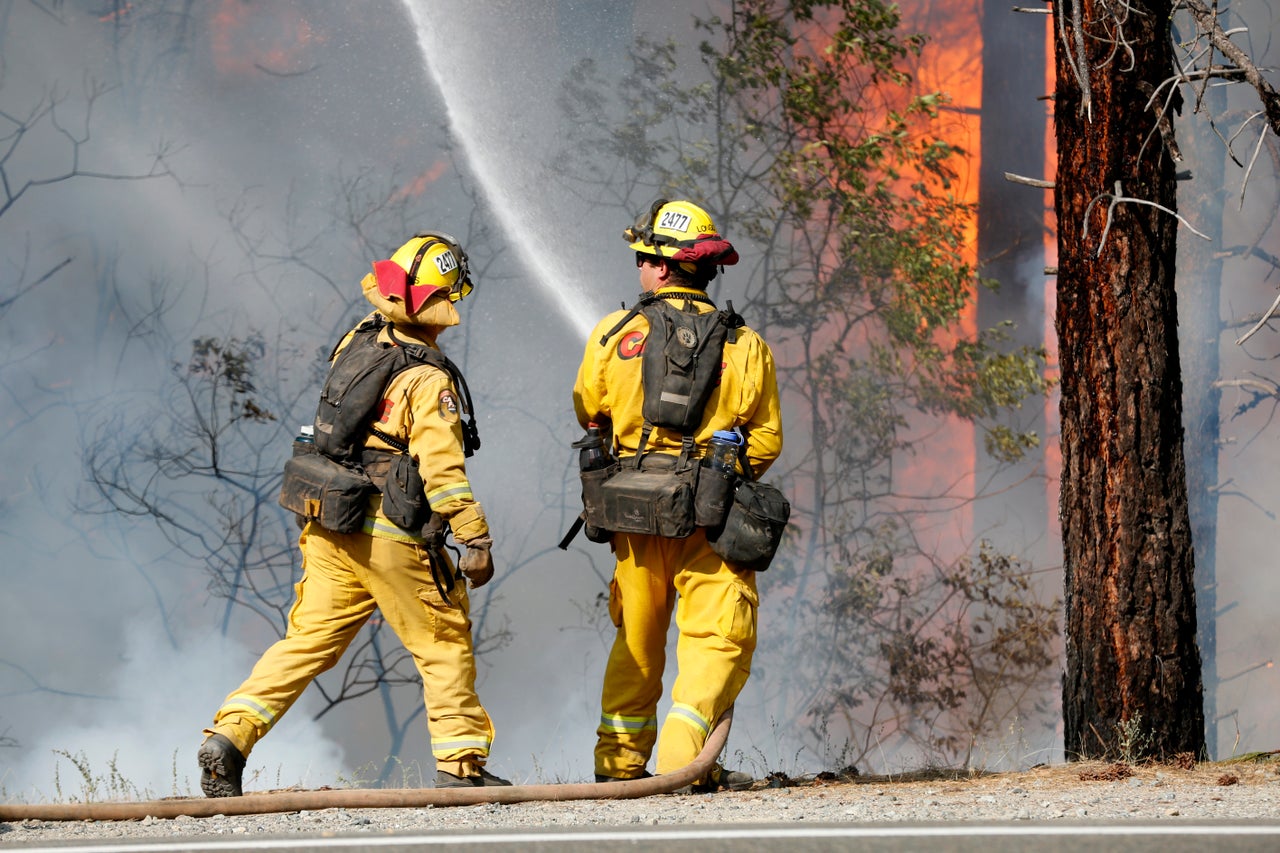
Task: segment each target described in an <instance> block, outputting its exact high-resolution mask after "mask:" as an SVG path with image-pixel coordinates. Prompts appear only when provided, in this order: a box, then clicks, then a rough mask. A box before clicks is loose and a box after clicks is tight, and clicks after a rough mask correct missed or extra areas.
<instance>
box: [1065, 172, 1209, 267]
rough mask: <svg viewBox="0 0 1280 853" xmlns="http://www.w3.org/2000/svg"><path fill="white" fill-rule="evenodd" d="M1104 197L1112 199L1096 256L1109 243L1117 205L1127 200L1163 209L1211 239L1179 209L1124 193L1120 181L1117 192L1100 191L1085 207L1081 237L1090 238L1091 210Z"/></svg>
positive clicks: (1200, 234)
mask: <svg viewBox="0 0 1280 853" xmlns="http://www.w3.org/2000/svg"><path fill="white" fill-rule="evenodd" d="M1104 198H1105V199H1110V201H1109V202H1108V203H1107V222H1106V225H1105V226H1104V227H1103V229H1102V237H1101V238H1100V239H1099V241H1098V250H1097V251H1096V252H1094V255H1093V256H1094V257H1095V258H1096V257H1099V256H1101V255H1102V247H1103V246H1105V245H1106V244H1107V234H1109V233H1110V231H1111V221H1112V215H1113V214H1114V213H1115V209H1116V206H1117V205H1120V204H1123V203H1125V202H1128V203H1130V204H1145V205H1148V206H1150V207H1154V208H1155V209H1156V210H1160V211H1163V212H1164V213H1167V214H1169V215H1170V216H1172V217H1174V218H1175V219H1177V220H1178V221H1179V222H1181V223H1182V224H1183V225H1185V226H1187V229H1188V230H1189V231H1190V232H1191V233H1192V234H1195V235H1196V236H1197V237H1200V238H1202V239H1205V240H1208V239H1210V238H1209V235H1208V234H1203V233H1201V232H1200V231H1198V230H1196V228H1195V226H1193V225H1192V224H1191V223H1190V222H1188V221H1187V220H1186V218H1185V217H1183V216H1182V215H1181V214H1179V213H1178V212H1177V211H1175V210H1170V209H1169V208H1167V207H1165V206H1164V205H1162V204H1156V203H1155V202H1154V201H1147V200H1146V199H1145V198H1132V197H1129V196H1126V195H1124V189H1123V188H1122V187H1121V186H1120V182H1119V181H1116V183H1115V192H1113V193H1098V194H1097V195H1096V196H1094V197H1093V199H1092V200H1090V202H1089V205H1088V207H1086V208H1085V209H1084V231H1083V233H1082V234H1081V239H1085V240H1087V239H1088V238H1089V212H1090V211H1092V210H1093V206H1094V205H1095V204H1097V203H1098V202H1100V201H1102V200H1103V199H1104Z"/></svg>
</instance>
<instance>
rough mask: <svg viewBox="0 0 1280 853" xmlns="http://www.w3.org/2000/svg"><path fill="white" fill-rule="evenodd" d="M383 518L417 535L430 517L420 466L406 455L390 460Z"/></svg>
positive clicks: (383, 499)
mask: <svg viewBox="0 0 1280 853" xmlns="http://www.w3.org/2000/svg"><path fill="white" fill-rule="evenodd" d="M382 514H383V515H385V516H386V517H387V518H389V519H391V523H392V524H395V525H396V526H397V527H401V528H403V529H405V530H410V531H414V532H417V530H418V529H419V528H420V527H422V525H423V524H424V523H426V521H427V517H428V516H429V515H430V514H431V508H430V507H429V506H428V505H427V496H426V489H425V488H424V487H423V483H422V474H421V473H419V471H418V463H416V462H414V461H413V457H412V456H410V455H409V454H407V453H397V454H395V455H394V456H392V457H391V461H390V463H389V465H388V467H387V482H386V484H385V485H384V486H383V487H382Z"/></svg>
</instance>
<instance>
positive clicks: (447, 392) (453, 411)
mask: <svg viewBox="0 0 1280 853" xmlns="http://www.w3.org/2000/svg"><path fill="white" fill-rule="evenodd" d="M438 407H439V410H440V417H441V418H442V419H444V420H446V421H448V422H449V423H451V424H452V423H457V421H458V398H457V397H456V396H455V395H454V393H453V390H452V389H449V388H445V389H444V390H442V391H441V392H440V400H439V406H438Z"/></svg>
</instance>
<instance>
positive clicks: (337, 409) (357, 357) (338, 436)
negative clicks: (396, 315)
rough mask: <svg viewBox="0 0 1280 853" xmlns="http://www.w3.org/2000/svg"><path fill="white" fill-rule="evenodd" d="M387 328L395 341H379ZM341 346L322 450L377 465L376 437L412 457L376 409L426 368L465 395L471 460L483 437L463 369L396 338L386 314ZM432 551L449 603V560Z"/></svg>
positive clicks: (319, 424) (323, 408)
mask: <svg viewBox="0 0 1280 853" xmlns="http://www.w3.org/2000/svg"><path fill="white" fill-rule="evenodd" d="M384 328H385V329H386V330H387V334H388V336H389V337H390V338H391V343H385V342H382V341H380V340H378V335H379V332H381V331H382V329H384ZM341 344H342V342H341V341H339V342H338V344H337V345H335V346H334V348H333V352H332V353H330V354H329V361H330V362H331V364H330V367H329V375H328V376H327V377H326V378H325V382H324V388H323V389H322V390H321V392H320V404H319V406H318V407H317V409H316V419H315V439H316V449H317V450H318V451H320V452H321V453H323V454H324V455H325V456H328V457H329V458H330V459H333V460H334V461H336V462H339V463H341V464H343V465H347V466H350V467H357V468H362V467H363V466H364V465H366V464H375V463H376V461H377V460H378V459H382V460H384V461H385V460H386V458H387V455H386V454H385V453H381V452H379V451H373V450H366V449H365V446H364V443H365V438H366V436H367V435H369V434H372V435H376V436H377V437H378V438H380V439H382V440H383V441H385V442H386V443H387V444H389V445H390V446H391V447H394V448H395V449H396V450H398V451H399V452H400V453H402V454H406V453H408V451H409V445H408V443H407V442H405V441H402V440H401V439H399V438H396V437H395V436H392V435H389V434H387V433H385V432H383V431H382V430H380V429H378V428H377V427H376V426H374V422H375V420H376V417H377V408H378V406H379V404H380V403H381V402H382V399H383V397H385V396H386V390H387V387H388V386H389V385H390V384H391V380H392V379H394V378H395V377H396V375H397V374H399V373H401V372H403V371H405V370H408V369H409V368H411V367H417V366H419V365H424V364H425V365H431V366H432V367H436V368H439V369H440V370H443V371H444V372H445V373H447V374H448V375H449V378H450V380H452V382H453V385H454V387H455V388H457V389H458V393H459V394H461V395H462V399H463V403H462V409H463V412H464V413H465V414H466V416H467V419H466V420H464V421H462V450H463V453H464V454H465V455H466V456H467V457H470V456H471V455H472V454H474V453H475V452H476V451H477V450H479V449H480V434H479V431H478V430H477V428H476V418H475V406H474V405H473V404H472V401H471V390H470V389H469V388H468V387H467V381H466V379H465V378H463V376H462V371H460V370H459V369H458V367H457V365H455V364H454V363H453V362H452V361H450V360H449V358H448V357H447V356H446V355H445V354H444V353H442V352H441V351H440V350H438V349H435V348H433V347H428V346H422V345H421V344H415V343H412V342H410V341H406V340H404V339H402V338H398V337H396V333H395V326H394V324H393V323H392V322H391V321H390V320H388V319H387V318H386V317H384V316H382V315H381V314H374V315H373V316H372V317H370V318H369V319H367V320H365V321H364V322H363V323H361V324H360V325H359V326H357V327H356V328H355V329H354V330H353V331H352V334H351V340H350V341H349V342H348V343H347V346H346V347H345V348H344V349H343V350H342V352H338V347H339V346H341ZM375 467H377V466H376V464H375ZM384 467H385V466H384ZM379 488H381V485H379ZM440 542H441V545H440V547H443V538H441V540H440ZM427 553H428V556H429V559H430V563H431V577H432V579H433V580H434V581H435V584H436V589H437V590H438V591H439V593H440V596H441V597H442V598H443V599H444V600H445V601H446V602H448V601H449V594H448V590H449V589H451V588H452V586H453V581H454V578H453V575H452V573H451V572H450V570H449V561H448V560H447V559H445V557H444V554H443V553H441V552H440V551H439V550H437V547H434V546H429V547H428V549H427Z"/></svg>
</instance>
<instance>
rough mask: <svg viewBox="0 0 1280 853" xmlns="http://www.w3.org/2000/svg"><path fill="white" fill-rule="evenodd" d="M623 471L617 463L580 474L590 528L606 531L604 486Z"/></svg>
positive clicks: (583, 504)
mask: <svg viewBox="0 0 1280 853" xmlns="http://www.w3.org/2000/svg"><path fill="white" fill-rule="evenodd" d="M621 470H622V466H621V465H619V464H618V463H617V462H616V461H615V462H613V463H612V464H611V465H608V466H607V467H604V468H596V469H594V470H592V471H581V472H579V476H580V477H581V479H582V511H583V514H584V519H585V521H586V523H587V527H588V528H592V527H596V528H600V529H602V530H603V529H606V525H605V523H604V521H605V509H604V486H605V483H607V482H608V481H609V480H611V479H613V477H614V476H615V475H616V474H618V472H619V471H621ZM606 541H607V540H606Z"/></svg>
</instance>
